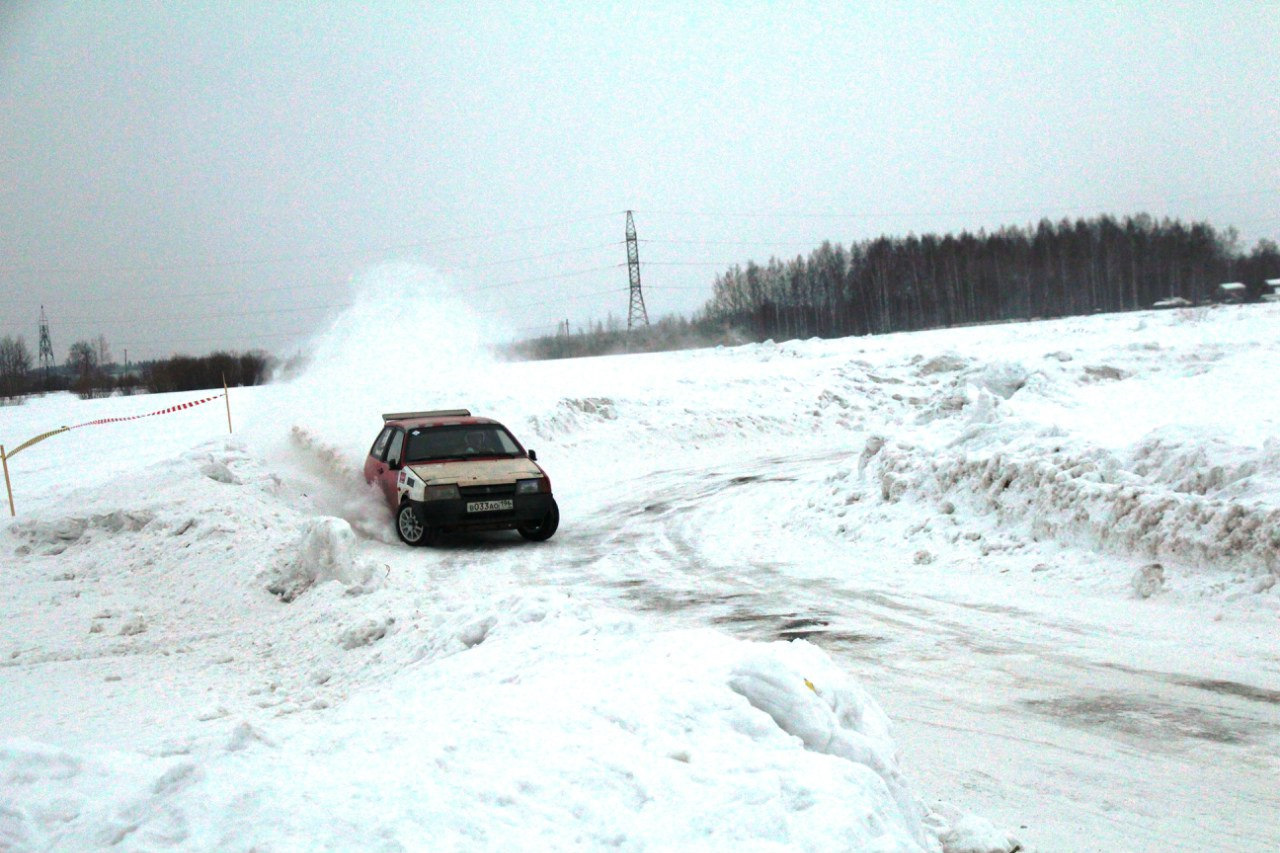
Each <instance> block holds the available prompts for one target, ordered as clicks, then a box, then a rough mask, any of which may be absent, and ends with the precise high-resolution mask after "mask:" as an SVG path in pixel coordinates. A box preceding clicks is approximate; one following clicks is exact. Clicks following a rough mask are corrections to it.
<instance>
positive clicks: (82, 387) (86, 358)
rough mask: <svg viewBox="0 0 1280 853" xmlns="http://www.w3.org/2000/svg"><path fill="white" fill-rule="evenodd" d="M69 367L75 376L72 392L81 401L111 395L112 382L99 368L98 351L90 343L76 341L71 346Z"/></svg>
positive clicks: (68, 357)
mask: <svg viewBox="0 0 1280 853" xmlns="http://www.w3.org/2000/svg"><path fill="white" fill-rule="evenodd" d="M67 366H68V367H70V368H71V370H72V372H73V373H74V374H75V377H76V379H75V381H74V382H72V383H71V390H72V391H75V392H76V393H77V394H78V395H80V398H81V399H88V398H90V397H97V396H107V395H109V394H110V393H111V382H110V380H108V379H107V376H106V374H105V373H103V372H102V370H101V369H100V368H99V366H98V350H97V347H95V346H94V345H93V344H91V343H89V342H88V341H76V342H75V343H74V344H72V345H71V350H70V353H69V354H68V355H67Z"/></svg>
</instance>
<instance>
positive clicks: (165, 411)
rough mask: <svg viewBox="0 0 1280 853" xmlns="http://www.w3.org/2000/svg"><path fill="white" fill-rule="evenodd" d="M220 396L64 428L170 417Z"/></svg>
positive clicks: (218, 398) (220, 395)
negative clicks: (157, 416)
mask: <svg viewBox="0 0 1280 853" xmlns="http://www.w3.org/2000/svg"><path fill="white" fill-rule="evenodd" d="M222 396H223V395H222V394H218V395H216V396H213V397H205V398H204V399H203V400H192V401H191V402H189V403H179V404H178V405H176V406H170V407H169V408H167V409H161V410H160V411H158V412H147V413H146V414H145V415H130V416H128V417H123V418H98V419H97V420H96V421H87V422H85V423H82V424H76V425H75V426H69V427H66V429H69V430H70V429H80V427H87V426H99V425H101V424H115V423H120V422H121V421H136V420H141V419H142V418H153V417H155V416H156V415H170V414H173V413H174V412H180V411H182V410H183V409H190V408H192V407H193V406H200V405H203V404H205V403H212V402H213V401H214V400H221V399H222Z"/></svg>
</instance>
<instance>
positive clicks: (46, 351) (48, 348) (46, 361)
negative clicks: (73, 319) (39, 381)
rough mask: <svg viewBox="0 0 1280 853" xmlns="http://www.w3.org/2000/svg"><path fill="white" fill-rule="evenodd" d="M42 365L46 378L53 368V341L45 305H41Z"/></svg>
mask: <svg viewBox="0 0 1280 853" xmlns="http://www.w3.org/2000/svg"><path fill="white" fill-rule="evenodd" d="M40 367H41V369H43V370H44V377H45V379H48V378H49V371H51V370H53V341H51V340H50V339H49V320H48V318H46V317H45V316H44V306H43V305H41V306H40Z"/></svg>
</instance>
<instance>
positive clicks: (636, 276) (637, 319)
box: [627, 210, 649, 341]
mask: <svg viewBox="0 0 1280 853" xmlns="http://www.w3.org/2000/svg"><path fill="white" fill-rule="evenodd" d="M627 272H628V273H630V275H631V305H630V307H629V308H628V309H627V340H628V341H629V340H630V339H631V327H632V326H636V325H639V324H640V323H644V325H645V328H648V326H649V312H648V311H647V310H646V309H645V307H644V293H643V292H642V291H641V290H640V246H639V241H638V240H636V222H635V220H634V219H632V218H631V211H629V210H628V211H627Z"/></svg>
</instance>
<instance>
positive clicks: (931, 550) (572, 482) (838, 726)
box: [0, 288, 1280, 851]
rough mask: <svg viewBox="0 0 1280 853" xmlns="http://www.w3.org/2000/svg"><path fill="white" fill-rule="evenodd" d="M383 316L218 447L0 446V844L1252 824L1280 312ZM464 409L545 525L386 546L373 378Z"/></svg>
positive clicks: (628, 844)
mask: <svg viewBox="0 0 1280 853" xmlns="http://www.w3.org/2000/svg"><path fill="white" fill-rule="evenodd" d="M375 290H386V288H375ZM397 304H398V305H399V303H397ZM400 307H401V308H402V307H403V306H400ZM425 310H427V309H426V308H424V311H425ZM430 310H435V309H434V308H432V309H430ZM385 313H386V306H385V305H381V304H378V303H377V302H376V301H375V302H373V303H369V304H365V303H363V302H362V303H359V304H358V305H357V307H356V308H355V309H353V310H352V311H351V312H349V314H348V315H345V316H344V317H343V318H340V320H339V321H338V322H337V323H336V324H335V327H334V329H333V330H331V332H330V333H328V334H327V335H326V336H325V337H323V338H321V339H320V340H319V341H318V343H317V346H316V348H315V353H314V356H313V361H312V364H311V365H310V366H309V367H308V368H307V370H306V371H305V372H304V373H303V374H302V375H301V376H300V377H297V378H294V379H291V380H288V381H282V382H279V383H277V384H275V385H272V386H267V387H265V388H261V389H252V390H245V391H234V390H233V397H234V398H235V404H234V405H235V407H236V418H237V422H238V423H239V424H243V426H241V427H239V428H238V430H237V435H236V436H235V437H233V438H231V439H229V440H228V439H227V438H225V437H222V438H218V437H216V436H217V424H216V422H215V423H214V424H213V425H212V426H211V425H210V424H208V423H206V422H205V421H202V420H200V417H201V413H200V412H199V411H195V412H189V413H184V414H181V415H177V416H175V417H174V419H173V420H170V421H165V420H162V419H155V420H148V421H141V422H132V423H131V424H130V425H128V426H114V427H110V428H103V429H102V430H96V431H95V430H83V431H79V432H77V434H76V436H75V444H74V446H72V445H64V446H62V448H61V449H60V450H58V451H57V452H47V451H49V450H50V448H53V447H54V445H53V444H52V441H56V440H57V439H54V440H51V442H48V443H46V444H44V445H40V446H39V447H40V448H42V449H41V450H39V451H37V450H35V449H33V450H29V451H28V452H26V453H24V454H23V455H21V456H19V457H17V458H15V460H14V462H13V466H12V467H13V468H14V474H15V478H16V484H17V495H16V497H17V501H18V506H19V508H20V517H19V519H18V520H17V521H16V522H12V523H9V524H7V525H6V526H5V528H4V529H3V537H4V540H3V543H2V544H3V548H4V553H5V554H6V555H10V554H11V555H12V557H11V558H9V557H6V559H7V560H8V561H9V562H7V563H6V583H7V584H8V589H9V591H10V594H9V595H8V596H7V597H6V598H5V599H4V601H3V604H2V605H0V606H2V607H3V612H2V613H0V615H2V616H3V619H2V620H0V643H3V645H2V646H0V691H2V695H3V700H4V701H3V705H2V706H0V713H2V714H3V719H2V720H0V724H2V725H3V729H4V731H5V732H6V735H5V737H6V738H7V739H0V846H4V845H6V844H7V845H8V846H11V847H14V848H15V849H45V848H50V847H53V848H58V847H64V848H70V847H74V848H84V847H99V846H109V845H112V844H116V843H123V844H124V845H125V846H126V847H127V846H131V845H133V846H139V847H161V846H177V847H182V848H185V849H211V848H248V847H252V846H259V847H266V848H272V847H290V846H297V845H300V844H307V845H308V846H319V847H323V846H330V847H335V848H342V847H347V848H349V847H353V846H358V847H361V848H364V849H387V850H394V849H405V848H408V849H420V848H426V847H433V846H435V847H438V846H455V847H456V846H471V847H475V846H479V847H491V848H492V847H500V846H512V845H523V846H529V845H534V846H539V845H541V846H560V847H563V846H566V845H578V846H622V847H625V848H631V849H641V848H645V847H658V848H662V847H666V848H670V847H673V846H683V847H688V846H704V847H713V848H725V847H740V846H743V845H747V846H751V845H756V846H768V845H779V846H782V847H791V848H801V849H831V848H844V849H867V848H874V849H886V850H918V849H924V850H938V849H943V850H951V851H959V850H990V851H998V850H1009V849H1011V848H1012V847H1013V846H1014V842H1013V841H1012V840H1010V839H1009V837H1008V835H1007V834H1006V832H1005V830H1007V831H1008V832H1009V833H1011V834H1012V835H1014V836H1016V837H1017V838H1018V840H1019V841H1020V842H1021V843H1022V844H1023V846H1024V848H1025V849H1038V850H1073V851H1074V850H1115V849H1137V850H1165V849H1237V850H1256V849H1270V848H1273V847H1275V846H1277V844H1278V843H1280V818H1278V817H1277V815H1280V809H1277V808H1276V806H1277V805H1278V803H1277V801H1276V793H1275V791H1276V785H1275V779H1276V778H1277V776H1278V775H1280V763H1278V762H1277V759H1276V758H1275V756H1276V755H1277V754H1280V753H1278V751H1277V747H1278V746H1280V647H1278V646H1280V644H1278V643H1277V639H1276V637H1277V622H1278V621H1280V619H1278V617H1280V586H1278V585H1277V583H1276V578H1277V573H1278V572H1280V557H1278V554H1280V509H1278V508H1277V505H1278V504H1280V444H1278V443H1277V442H1276V440H1275V439H1274V438H1273V437H1272V436H1274V435H1275V433H1276V429H1277V427H1280V387H1277V383H1278V381H1280V379H1278V377H1277V374H1276V373H1275V371H1274V370H1269V369H1267V367H1266V366H1267V365H1268V364H1271V363H1275V361H1276V359H1277V357H1280V352H1277V348H1278V346H1280V345H1278V344H1277V339H1278V338H1277V335H1276V334H1275V330H1276V328H1277V325H1278V323H1280V315H1278V314H1277V312H1276V311H1275V308H1274V307H1264V308H1256V309H1247V310H1226V309H1224V310H1218V311H1197V312H1171V313H1165V314H1148V315H1127V316H1118V317H1096V318H1089V319H1078V320H1068V321H1057V322H1052V323H1035V324H1027V325H1022V326H1019V325H1010V326H1004V327H993V328H987V329H964V330H950V331H945V332H935V333H929V334H921V335H899V336H889V337H885V338H874V339H859V340H846V341H831V342H816V341H815V342H803V343H789V344H783V345H780V346H779V345H773V344H763V345H755V346H746V347H740V348H735V349H726V350H707V351H697V352H689V353H673V354H666V355H655V356H630V357H613V358H603V359H587V360H580V361H574V362H557V363H540V364H509V365H508V364H497V363H492V362H488V361H485V359H484V358H483V355H482V354H481V353H480V352H479V351H478V350H474V349H467V348H466V347H465V346H460V345H459V344H458V342H456V341H451V342H449V347H447V348H446V349H445V350H443V351H438V352H437V351H433V352H428V353H422V354H419V356H420V358H419V361H420V362H421V363H432V364H434V365H436V366H437V372H436V374H433V386H432V390H431V394H430V395H429V396H427V397H426V398H424V399H412V400H409V399H405V398H404V397H403V390H402V389H393V390H392V391H390V392H389V390H388V389H384V388H379V387H376V386H375V385H371V384H370V383H369V382H368V381H367V380H368V377H370V376H374V375H377V374H378V370H379V367H380V365H383V364H386V363H388V359H389V358H391V357H392V354H391V353H389V352H388V351H386V349H385V348H386V347H398V346H402V345H403V342H392V341H386V340H384V339H383V337H382V336H380V335H379V334H378V329H379V328H380V322H381V318H382V317H383V316H385ZM451 359H452V360H451ZM444 367H448V368H449V369H448V370H445V369H444ZM335 388H341V389H343V405H341V406H335V405H333V404H332V403H331V401H332V400H333V399H334V394H335V392H334V389H335ZM142 399H147V398H142ZM463 404H466V405H468V406H469V407H470V408H472V409H473V410H475V411H477V412H483V413H485V414H489V415H492V416H496V417H497V418H498V419H500V420H502V421H504V422H505V423H507V424H508V425H509V426H510V427H512V428H513V429H514V431H515V432H516V434H517V435H518V436H519V437H520V438H521V439H523V440H524V441H525V443H526V445H528V446H532V447H535V448H536V449H537V450H538V451H539V459H540V461H541V462H542V463H543V464H544V465H545V467H546V468H547V469H548V471H549V472H550V474H551V477H552V479H553V482H554V484H555V491H556V495H557V498H558V500H559V501H560V504H561V508H562V514H563V523H562V526H561V529H560V532H559V533H558V534H557V535H556V537H555V538H554V539H552V540H551V541H550V542H548V543H545V544H541V545H530V544H528V543H525V542H524V541H523V540H521V539H520V538H519V537H517V536H515V535H513V534H508V535H497V534H493V535H484V536H476V537H469V538H454V539H450V540H447V541H445V542H444V543H442V544H441V545H440V546H439V547H437V548H429V549H408V548H406V547H404V546H403V545H401V544H400V543H398V542H397V541H396V539H395V535H394V533H393V531H392V529H391V523H390V517H389V513H388V512H387V510H386V508H385V506H383V505H381V504H380V502H379V501H378V500H377V499H376V498H375V497H374V495H373V494H372V492H371V491H370V490H368V489H367V488H366V487H365V486H364V485H363V483H361V482H360V479H359V474H358V472H359V470H360V466H361V463H362V461H363V458H364V454H365V452H366V449H367V448H368V446H369V444H370V443H371V441H372V438H373V435H374V433H375V432H376V431H377V428H378V426H379V422H378V417H377V413H378V412H380V411H389V410H396V409H412V408H422V407H430V406H439V407H445V406H454V405H463ZM144 408H147V407H146V406H144ZM138 409H139V401H138V398H133V399H130V398H112V399H110V400H101V401H88V402H81V401H76V400H73V399H71V398H70V397H49V398H44V399H39V400H31V401H28V403H27V404H26V405H24V406H22V407H17V408H14V409H9V410H6V411H4V412H3V415H4V421H3V429H2V431H3V436H0V438H2V439H3V440H4V441H5V442H6V443H7V442H11V441H13V440H14V439H18V440H21V439H24V438H26V437H28V435H31V434H36V433H38V432H40V431H42V430H44V429H48V428H49V427H50V426H57V425H58V424H59V423H66V422H80V421H84V420H89V419H90V417H78V416H76V417H72V410H74V413H75V414H76V415H79V414H82V413H83V414H88V415H91V416H92V417H101V416H118V415H128V414H133V413H136V412H137V411H138ZM214 420H215V421H216V419H214ZM224 426H225V424H224ZM68 441H69V439H68ZM69 459H70V460H73V462H72V463H68V460H69ZM792 640H803V641H805V642H787V641H792ZM860 685H861V686H860ZM863 687H865V688H866V693H864V692H863ZM868 694H870V695H868ZM872 697H874V700H873V699H872ZM876 701H878V702H879V703H881V704H882V705H883V707H884V708H885V710H886V711H887V716H888V718H889V719H890V720H892V721H893V723H894V729H893V731H894V733H895V736H896V741H895V740H893V739H891V738H890V735H889V729H888V722H887V721H886V720H885V719H884V717H883V716H881V714H880V711H879V709H878V707H877V705H876ZM303 780H306V781H303ZM975 815H981V816H983V817H985V818H989V819H990V820H991V821H992V822H994V824H995V827H993V826H992V825H991V824H990V823H987V822H986V821H985V820H983V819H982V818H980V817H975ZM996 827H999V829H997V828H996Z"/></svg>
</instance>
